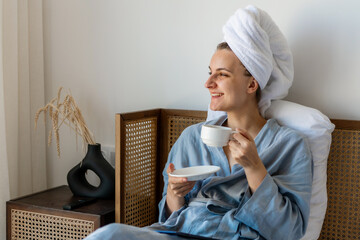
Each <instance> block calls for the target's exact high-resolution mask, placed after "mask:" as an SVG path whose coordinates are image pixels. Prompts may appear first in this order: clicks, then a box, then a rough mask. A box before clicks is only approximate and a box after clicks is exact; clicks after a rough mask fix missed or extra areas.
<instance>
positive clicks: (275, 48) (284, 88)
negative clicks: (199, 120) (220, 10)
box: [223, 6, 294, 116]
mask: <svg viewBox="0 0 360 240" xmlns="http://www.w3.org/2000/svg"><path fill="white" fill-rule="evenodd" d="M223 33H224V41H226V42H227V43H228V45H229V46H230V48H231V50H232V51H233V52H234V53H235V55H236V56H237V57H238V58H239V60H240V61H241V63H242V64H243V65H244V66H245V67H246V69H247V70H248V71H249V72H250V73H251V74H252V76H253V77H254V78H255V79H256V80H257V81H258V83H259V85H260V88H261V99H260V102H259V110H260V113H261V115H262V116H264V114H265V111H266V109H268V108H269V106H270V104H271V100H275V99H281V98H284V97H285V96H286V95H287V94H288V90H289V88H290V86H291V84H292V81H293V77H294V66H293V58H292V54H291V51H290V48H289V46H288V44H287V41H286V39H285V37H284V35H283V34H282V33H281V31H280V30H279V28H278V27H277V26H276V24H275V22H274V21H273V20H272V19H271V17H270V16H269V15H268V14H267V13H266V12H265V11H263V10H261V9H259V8H257V7H254V6H248V7H246V8H241V9H239V10H237V11H236V12H235V14H234V15H233V16H231V17H230V19H229V20H228V21H227V23H226V24H225V26H224V27H223Z"/></svg>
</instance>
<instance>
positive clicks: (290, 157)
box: [88, 6, 312, 240]
mask: <svg viewBox="0 0 360 240" xmlns="http://www.w3.org/2000/svg"><path fill="white" fill-rule="evenodd" d="M223 31H224V39H225V41H226V43H221V44H220V45H219V46H218V48H217V50H216V51H215V53H214V54H213V56H212V58H211V60H210V65H209V69H210V72H209V74H210V76H209V78H208V80H207V81H206V82H205V87H206V88H207V89H208V90H209V93H210V95H211V103H210V108H211V110H216V111H225V112H226V113H227V115H226V116H221V117H218V118H215V119H212V120H209V121H206V122H201V123H199V124H195V125H192V126H190V127H188V128H186V129H185V130H184V131H183V132H182V134H181V136H180V137H179V138H178V139H177V141H176V143H175V144H174V145H173V147H172V148H171V151H170V153H169V156H168V161H167V163H166V165H165V167H164V170H163V178H164V188H163V194H162V200H161V201H160V203H159V219H158V220H159V221H158V222H157V223H154V224H153V225H151V226H149V227H147V228H146V229H134V228H132V227H127V226H125V225H118V224H114V225H110V226H108V227H105V228H104V229H102V230H99V231H97V232H95V233H94V234H92V235H90V236H89V237H88V239H89V240H90V239H106V238H108V239H112V238H119V239H127V238H129V239H131V238H133V239H136V237H137V238H138V239H140V238H141V236H142V235H143V234H146V233H148V239H171V237H170V236H167V235H161V234H159V233H155V232H154V231H160V232H161V233H167V232H168V231H171V232H172V233H173V232H174V231H175V232H181V233H186V234H193V235H196V236H199V238H200V237H201V238H204V237H205V238H216V239H242V238H246V239H276V240H281V239H286V240H287V239H299V238H301V237H302V236H303V235H304V234H305V231H306V227H307V224H308V218H309V212H310V210H309V209H310V197H311V185H312V156H311V152H310V149H309V146H308V144H307V140H306V139H305V137H304V136H303V135H302V134H301V133H299V132H297V131H295V130H292V129H290V128H288V127H284V126H280V125H279V124H278V122H277V121H276V120H275V119H265V118H264V115H263V112H264V111H265V110H266V109H267V108H268V107H269V105H270V103H271V100H273V99H278V98H280V97H282V96H284V95H286V94H287V91H288V88H289V87H290V85H291V83H292V77H293V62H292V55H291V52H290V49H289V46H288V45H287V42H286V40H285V38H284V36H283V35H282V33H281V32H280V30H279V29H278V27H277V26H276V24H275V23H274V22H273V20H272V19H271V18H270V16H269V15H268V14H267V13H266V12H264V11H263V10H261V9H259V8H256V7H254V6H248V7H246V8H243V9H239V10H238V11H237V12H236V13H235V14H234V15H233V16H232V17H230V19H229V20H228V21H227V23H226V24H225V26H224V27H223ZM258 89H261V90H262V93H263V96H262V97H261V98H260V101H258V100H259V99H258V98H257V91H258ZM274 89H275V90H274ZM205 124H207V125H218V126H226V127H228V128H230V129H231V130H232V131H236V132H235V133H233V134H232V138H231V139H230V140H229V141H228V143H227V145H226V146H224V147H213V146H208V145H206V144H204V143H203V142H202V141H201V140H200V138H201V135H200V133H201V129H202V126H204V125H205ZM201 165H214V166H218V167H220V170H219V171H217V172H215V173H213V175H212V176H210V177H208V178H205V179H200V180H198V181H192V179H191V178H190V179H188V178H187V177H186V176H183V177H179V176H174V173H176V172H177V171H178V170H181V169H183V168H188V167H194V166H201ZM134 230H135V231H134ZM132 231H134V232H132Z"/></svg>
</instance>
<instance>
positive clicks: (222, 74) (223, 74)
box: [219, 73, 228, 77]
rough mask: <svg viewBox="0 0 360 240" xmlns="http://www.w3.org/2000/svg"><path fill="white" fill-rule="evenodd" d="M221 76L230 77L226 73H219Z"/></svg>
mask: <svg viewBox="0 0 360 240" xmlns="http://www.w3.org/2000/svg"><path fill="white" fill-rule="evenodd" d="M219 76H222V77H227V76H228V75H227V74H225V73H219Z"/></svg>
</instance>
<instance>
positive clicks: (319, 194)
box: [265, 100, 335, 240]
mask: <svg viewBox="0 0 360 240" xmlns="http://www.w3.org/2000/svg"><path fill="white" fill-rule="evenodd" d="M265 118H275V119H276V120H277V121H278V122H279V124H281V125H285V126H287V127H290V128H293V129H295V130H298V131H300V132H302V133H303V134H304V135H306V136H307V137H308V139H309V143H310V149H311V153H312V156H313V162H314V176H313V186H312V193H311V200H310V218H309V224H308V227H307V230H306V233H305V236H304V237H303V238H302V239H306V240H310V239H311V240H312V239H318V238H319V235H320V232H321V228H322V224H323V222H324V218H325V213H326V207H327V191H326V180H327V175H326V169H327V159H328V156H329V151H330V145H331V133H332V131H333V130H334V127H335V126H334V124H332V123H331V122H330V120H329V118H328V117H326V116H325V115H324V114H322V113H321V112H320V111H318V110H316V109H314V108H309V107H305V106H302V105H300V104H296V103H293V102H288V101H284V100H276V101H273V102H272V103H271V106H270V108H269V109H268V110H267V111H266V112H265Z"/></svg>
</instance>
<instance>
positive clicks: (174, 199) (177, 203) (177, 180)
mask: <svg viewBox="0 0 360 240" xmlns="http://www.w3.org/2000/svg"><path fill="white" fill-rule="evenodd" d="M174 170H175V167H174V164H172V163H170V164H169V167H168V168H167V170H166V172H167V173H168V176H169V179H168V187H167V193H166V206H167V207H166V210H167V214H168V215H170V214H171V213H172V212H173V211H176V210H178V209H180V208H181V207H182V206H183V205H184V204H185V199H184V197H185V195H186V194H188V193H189V192H190V191H191V189H192V188H193V187H194V185H195V181H188V180H187V178H181V177H172V176H170V175H169V173H172V172H173V171H174Z"/></svg>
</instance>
